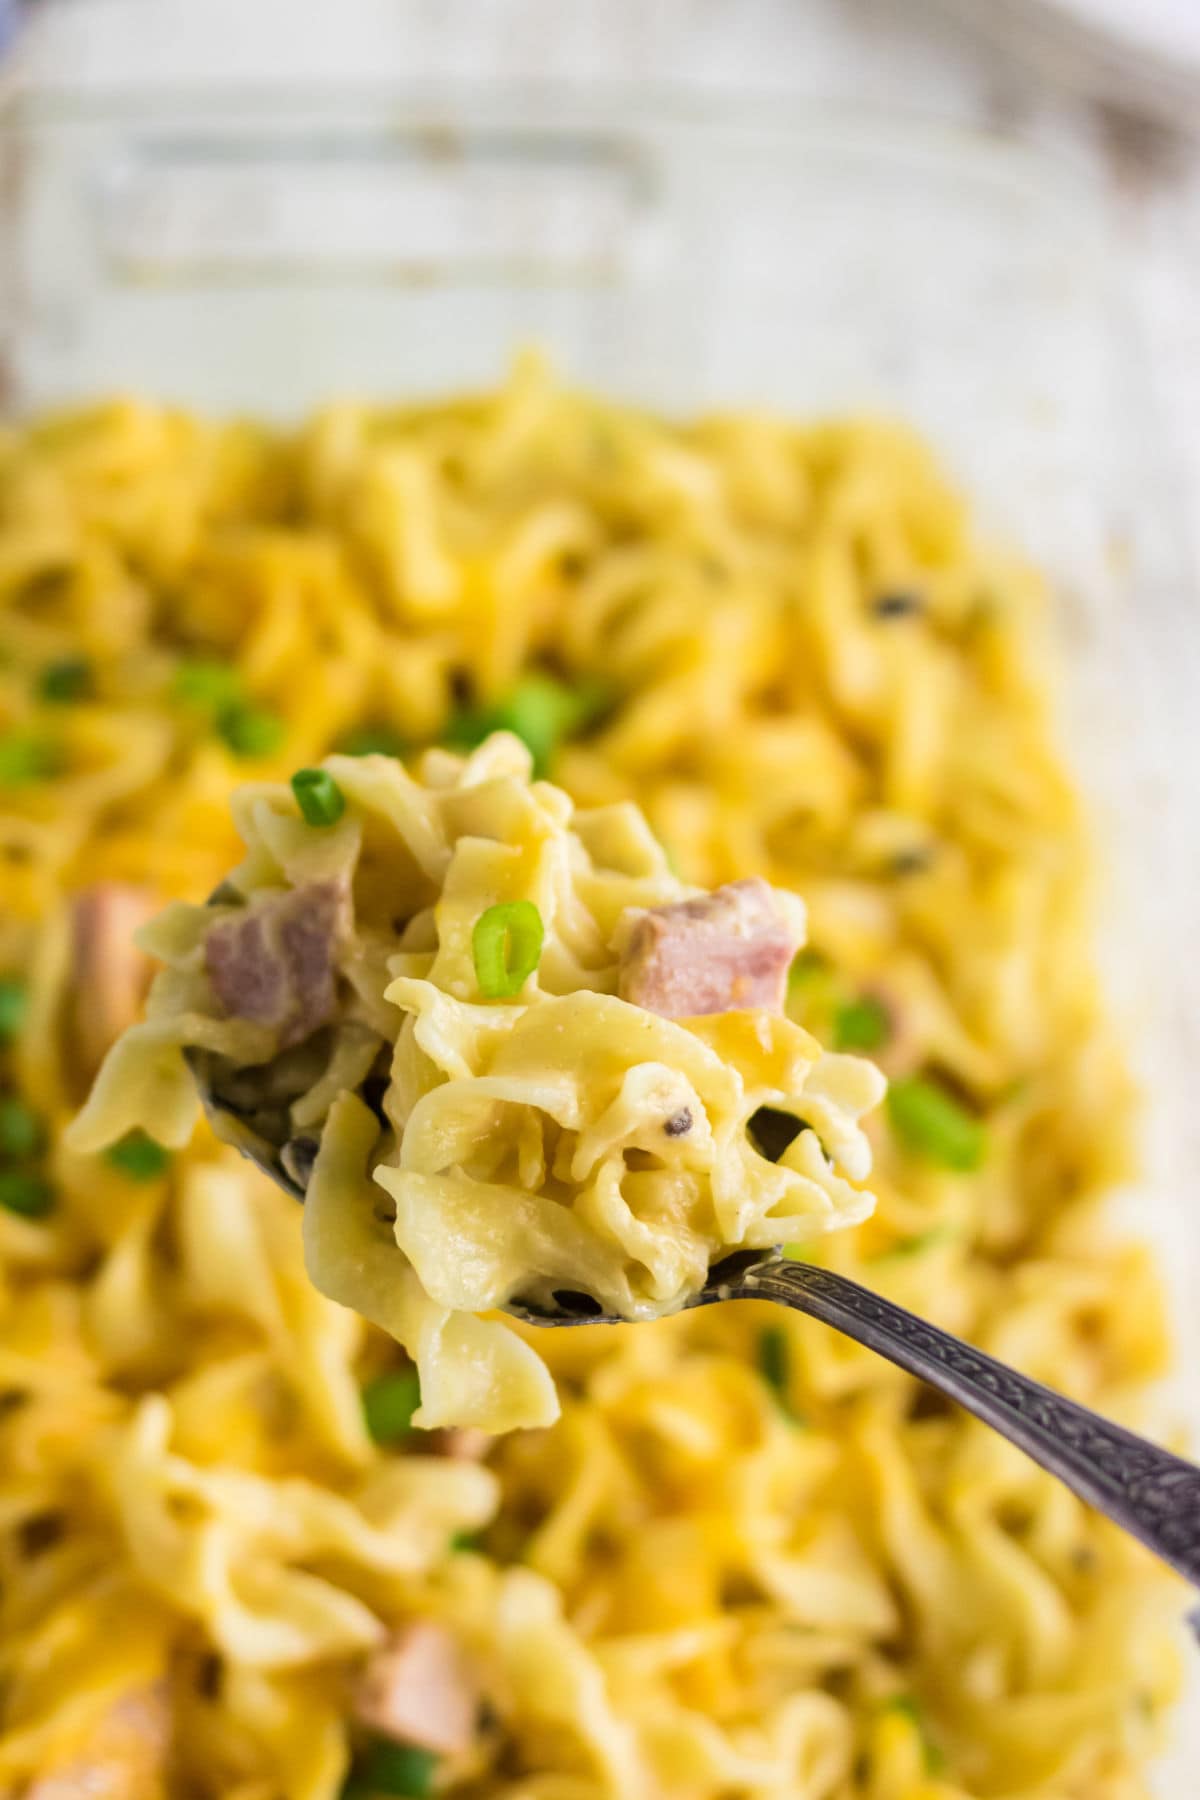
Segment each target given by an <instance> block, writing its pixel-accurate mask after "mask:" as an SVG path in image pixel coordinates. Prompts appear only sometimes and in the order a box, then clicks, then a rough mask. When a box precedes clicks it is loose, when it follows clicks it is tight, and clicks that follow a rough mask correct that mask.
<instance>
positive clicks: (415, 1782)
mask: <svg viewBox="0 0 1200 1800" xmlns="http://www.w3.org/2000/svg"><path fill="white" fill-rule="evenodd" d="M437 1765H438V1759H437V1756H436V1754H435V1753H434V1751H432V1750H423V1749H421V1748H420V1746H419V1745H417V1744H390V1743H388V1742H387V1740H386V1739H384V1738H377V1739H376V1740H375V1742H374V1743H373V1744H372V1745H371V1747H370V1749H369V1750H368V1751H367V1754H366V1756H365V1757H364V1758H363V1761H362V1768H361V1772H360V1775H359V1779H360V1781H361V1788H362V1791H363V1792H364V1793H367V1794H401V1795H405V1796H407V1797H408V1800H425V1796H426V1795H428V1794H432V1792H433V1778H434V1776H435V1774H436V1773H437Z"/></svg>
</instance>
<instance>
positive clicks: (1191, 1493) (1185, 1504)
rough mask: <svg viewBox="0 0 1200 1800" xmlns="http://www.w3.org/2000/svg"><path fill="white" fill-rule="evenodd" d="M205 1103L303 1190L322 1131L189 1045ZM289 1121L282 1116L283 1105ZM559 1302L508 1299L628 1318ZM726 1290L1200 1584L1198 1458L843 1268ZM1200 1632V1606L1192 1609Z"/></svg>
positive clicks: (763, 1266)
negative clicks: (781, 1319) (1001, 1448)
mask: <svg viewBox="0 0 1200 1800" xmlns="http://www.w3.org/2000/svg"><path fill="white" fill-rule="evenodd" d="M186 1054H187V1057H188V1061H189V1062H190V1064H191V1066H192V1070H193V1073H194V1074H195V1076H196V1080H197V1085H198V1087H199V1090H200V1098H201V1101H202V1102H203V1105H204V1109H205V1111H206V1112H207V1114H208V1116H209V1118H210V1119H211V1121H212V1122H213V1125H214V1127H215V1128H216V1130H217V1132H218V1135H219V1136H220V1137H221V1138H223V1139H224V1140H225V1141H226V1142H227V1143H231V1144H233V1145H235V1146H236V1148H237V1149H239V1150H240V1151H241V1152H242V1154H243V1155H244V1156H248V1157H249V1158H250V1160H251V1161H252V1162H254V1163H256V1164H257V1165H258V1167H259V1168H260V1169H261V1170H262V1171H263V1173H264V1174H266V1175H268V1176H270V1178H271V1180H272V1181H273V1182H275V1184H276V1185H277V1186H278V1187H281V1188H282V1189H283V1190H284V1191H285V1193H288V1194H291V1195H293V1197H294V1198H295V1199H297V1200H303V1199H304V1195H305V1189H306V1187H307V1184H308V1177H309V1174H310V1172H311V1169H312V1163H313V1159H314V1157H315V1155H316V1151H317V1141H316V1139H315V1138H311V1137H301V1138H294V1137H293V1138H290V1139H285V1138H283V1137H281V1138H280V1139H279V1140H278V1141H275V1140H274V1138H273V1136H268V1135H265V1132H264V1126H265V1124H266V1123H267V1122H266V1121H264V1119H263V1115H262V1114H261V1113H258V1114H256V1116H255V1119H254V1123H253V1125H251V1124H250V1123H249V1121H248V1120H247V1119H246V1118H245V1117H244V1116H243V1115H242V1114H241V1113H240V1111H239V1110H238V1108H237V1107H236V1105H234V1104H231V1103H230V1102H229V1101H228V1099H223V1098H222V1095H221V1084H220V1074H219V1064H218V1063H217V1062H216V1060H215V1059H213V1058H212V1057H210V1056H209V1055H208V1053H207V1052H205V1051H200V1050H189V1051H187V1052H186ZM280 1118H281V1121H282V1119H283V1118H284V1115H283V1114H282V1113H281V1115H280ZM554 1299H555V1302H556V1305H557V1310H555V1311H552V1312H551V1311H546V1310H543V1309H541V1308H538V1307H534V1306H531V1305H529V1304H527V1303H525V1302H522V1301H520V1300H515V1299H514V1300H510V1301H509V1303H508V1305H507V1306H506V1307H505V1309H504V1310H505V1311H506V1312H508V1313H510V1314H511V1315H512V1316H513V1318H516V1319H520V1320H522V1321H523V1322H524V1323H525V1324H527V1325H546V1326H561V1325H620V1324H624V1323H626V1322H627V1321H625V1320H622V1319H620V1318H618V1317H617V1316H616V1315H615V1314H613V1313H606V1312H603V1311H602V1310H601V1309H600V1306H599V1303H598V1302H597V1301H596V1300H594V1299H593V1298H592V1297H591V1295H589V1294H581V1293H574V1292H571V1291H569V1290H566V1289H562V1290H559V1291H558V1292H556V1293H555V1295H554ZM725 1300H773V1301H775V1302H776V1303H777V1304H778V1305H780V1306H790V1307H792V1308H794V1309H795V1311H797V1312H802V1313H807V1314H808V1315H809V1317H810V1318H813V1319H819V1320H820V1321H821V1323H822V1324H823V1325H831V1326H832V1327H833V1329H834V1330H835V1331H840V1332H842V1333H843V1335H844V1336H846V1337H849V1338H853V1339H854V1341H855V1342H856V1343H859V1344H865V1345H866V1347H867V1348H868V1349H869V1350H874V1351H875V1352H876V1353H877V1354H878V1355H880V1356H883V1357H886V1358H887V1360H888V1361H889V1362H892V1363H895V1364H896V1366H897V1367H898V1368H901V1369H905V1370H907V1372H908V1373H909V1374H910V1375H915V1376H916V1377H917V1379H918V1380H920V1381H924V1382H927V1383H928V1385H929V1386H930V1387H932V1388H936V1389H937V1391H938V1393H940V1394H943V1395H945V1397H946V1398H947V1399H948V1400H955V1401H957V1402H958V1404H959V1405H960V1406H963V1407H965V1408H966V1410H967V1411H968V1412H970V1413H973V1414H974V1415H975V1417H976V1418H977V1419H982V1420H983V1421H984V1423H985V1424H987V1425H990V1426H992V1428H993V1429H994V1430H996V1431H998V1432H999V1433H1000V1435H1001V1436H1002V1437H1005V1438H1007V1439H1008V1441H1009V1443H1010V1444H1015V1445H1016V1446H1017V1448H1018V1449H1019V1450H1023V1451H1024V1452H1025V1454H1026V1455H1027V1456H1030V1457H1032V1458H1033V1460H1034V1462H1036V1463H1040V1464H1041V1466H1042V1468H1043V1469H1047V1470H1049V1472H1050V1474H1052V1475H1055V1476H1057V1477H1058V1479H1059V1480H1060V1481H1063V1482H1065V1483H1066V1485H1067V1486H1068V1487H1069V1488H1070V1489H1071V1490H1072V1492H1073V1493H1075V1494H1077V1495H1078V1496H1079V1498H1080V1499H1081V1500H1084V1501H1086V1502H1087V1503H1088V1505H1089V1506H1093V1507H1095V1509H1096V1510H1097V1512H1101V1513H1104V1514H1105V1515H1106V1517H1108V1518H1109V1519H1111V1520H1112V1521H1113V1523H1114V1524H1115V1525H1119V1526H1120V1527H1121V1528H1122V1529H1123V1530H1124V1531H1127V1532H1129V1534H1130V1535H1131V1536H1132V1537H1135V1538H1138V1539H1140V1541H1141V1542H1142V1543H1143V1544H1145V1546H1146V1548H1147V1549H1148V1550H1152V1551H1153V1552H1154V1554H1155V1555H1156V1556H1158V1557H1161V1558H1162V1560H1163V1562H1165V1563H1169V1564H1170V1566H1171V1567H1172V1568H1173V1569H1175V1570H1177V1571H1178V1573H1179V1574H1180V1575H1182V1576H1183V1577H1184V1578H1185V1579H1186V1580H1187V1581H1189V1582H1191V1583H1192V1584H1193V1586H1196V1587H1200V1468H1196V1467H1195V1465H1194V1464H1192V1463H1189V1462H1185V1461H1184V1459H1183V1458H1182V1457H1179V1456H1175V1455H1173V1454H1172V1453H1171V1452H1170V1451H1169V1450H1163V1449H1161V1448H1160V1447H1159V1446H1158V1445H1157V1444H1152V1443H1150V1442H1149V1441H1148V1440H1147V1439H1146V1438H1142V1437H1138V1436H1137V1434H1136V1433H1135V1432H1132V1431H1126V1430H1125V1428H1124V1427H1123V1426H1121V1425H1114V1424H1113V1423H1112V1422H1111V1421H1110V1420H1108V1419H1105V1418H1102V1417H1101V1416H1100V1414H1099V1413H1095V1412H1092V1411H1091V1409H1090V1408H1089V1407H1086V1406H1081V1405H1079V1404H1078V1402H1077V1401H1074V1400H1068V1399H1067V1398H1066V1397H1065V1396H1064V1395H1062V1394H1058V1393H1055V1391H1054V1389H1053V1388H1048V1387H1045V1386H1043V1384H1042V1383H1041V1382H1040V1381H1034V1380H1033V1379H1032V1378H1031V1377H1030V1376H1028V1375H1022V1374H1020V1373H1019V1372H1018V1371H1017V1370H1016V1369H1011V1368H1009V1367H1008V1365H1007V1364H1006V1363H1002V1362H997V1361H996V1359H995V1357H992V1356H986V1355H985V1354H984V1353H983V1351H982V1350H976V1349H974V1348H973V1346H972V1345H970V1344H967V1343H964V1341H963V1340H962V1339H961V1338H957V1337H955V1336H954V1335H953V1333H951V1332H949V1331H943V1330H942V1329H941V1327H940V1326H937V1325H931V1324H929V1322H928V1321H927V1320H925V1319H921V1318H918V1317H917V1315H916V1314H915V1313H911V1312H909V1311H907V1309H906V1308H905V1307H903V1306H897V1305H896V1303H895V1302H894V1301H892V1300H885V1299H884V1298H883V1296H882V1295H880V1294H874V1293H872V1292H871V1291H870V1289H869V1288H865V1287H862V1286H861V1285H860V1284H859V1283H858V1282H857V1281H851V1280H849V1278H848V1277H847V1276H845V1275H836V1274H834V1273H833V1271H832V1270H830V1269H821V1268H817V1267H815V1266H814V1265H813V1264H812V1263H806V1262H793V1261H791V1260H790V1259H788V1258H785V1257H784V1255H783V1253H782V1251H781V1250H780V1249H778V1248H777V1249H773V1250H769V1251H761V1250H739V1251H736V1252H735V1253H734V1254H733V1255H731V1256H727V1257H725V1258H724V1260H723V1261H721V1262H719V1263H714V1264H713V1266H712V1268H711V1269H710V1270H709V1274H708V1280H707V1281H706V1282H705V1284H704V1286H703V1287H702V1288H701V1289H700V1290H699V1292H698V1293H696V1294H693V1296H692V1298H691V1299H690V1300H688V1301H687V1302H686V1303H685V1304H686V1307H688V1308H691V1307H694V1306H712V1305H714V1304H716V1303H718V1302H720V1301H725ZM1192 1622H1193V1625H1194V1626H1196V1628H1197V1631H1198V1632H1200V1613H1197V1614H1195V1615H1193V1621H1192Z"/></svg>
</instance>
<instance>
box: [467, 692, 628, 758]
mask: <svg viewBox="0 0 1200 1800" xmlns="http://www.w3.org/2000/svg"><path fill="white" fill-rule="evenodd" d="M610 699H611V689H610V688H609V687H608V685H607V684H606V683H602V682H599V681H596V680H595V679H592V678H584V679H581V680H580V681H579V682H577V683H576V685H575V686H573V687H568V686H567V685H566V683H565V682H562V681H559V680H557V679H556V678H555V677H554V676H553V675H543V674H536V673H535V674H530V675H524V676H522V678H521V680H520V681H518V683H517V685H516V686H515V687H514V688H513V689H511V691H510V692H509V693H508V694H506V695H505V697H504V698H503V699H502V700H499V701H497V702H496V704H495V705H494V706H486V707H472V708H468V709H467V710H466V711H463V712H460V713H457V714H456V715H455V716H454V717H453V718H452V719H451V720H450V722H449V723H448V725H447V726H446V731H445V738H446V742H447V743H448V744H452V745H454V746H455V748H457V749H462V750H473V749H474V748H475V746H476V744H481V743H482V742H483V740H484V738H485V737H488V736H489V735H490V734H491V733H492V732H493V731H512V732H515V733H516V735H517V736H518V737H519V738H521V739H522V740H523V741H524V742H525V743H526V744H527V745H528V747H529V750H530V753H531V755H532V757H533V772H534V775H535V776H537V777H539V778H540V777H541V776H544V775H545V774H546V773H547V771H548V769H549V767H550V763H551V760H552V758H553V756H554V752H555V751H556V750H557V748H558V746H559V744H560V743H561V741H562V740H563V738H566V737H570V736H572V735H573V734H574V733H575V732H578V731H580V730H582V728H583V727H584V726H585V725H587V724H589V723H590V722H591V721H592V720H593V719H594V718H596V717H597V716H598V715H599V714H600V713H601V712H603V711H604V709H605V707H606V706H607V705H608V704H609V702H610Z"/></svg>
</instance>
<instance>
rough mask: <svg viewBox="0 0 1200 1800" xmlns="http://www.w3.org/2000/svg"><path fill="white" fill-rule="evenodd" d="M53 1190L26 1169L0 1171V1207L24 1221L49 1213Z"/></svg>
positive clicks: (44, 1180)
mask: <svg viewBox="0 0 1200 1800" xmlns="http://www.w3.org/2000/svg"><path fill="white" fill-rule="evenodd" d="M53 1200H54V1190H53V1188H52V1187H51V1186H50V1183H49V1182H48V1181H47V1180H46V1179H45V1177H44V1176H42V1175H33V1174H30V1173H29V1171H28V1170H26V1169H0V1206H2V1207H3V1208H4V1210H5V1212H11V1213H19V1214H20V1215H21V1217H22V1218H24V1219H40V1218H43V1217H44V1216H45V1214H46V1213H48V1212H49V1211H50V1207H51V1205H52V1203H53Z"/></svg>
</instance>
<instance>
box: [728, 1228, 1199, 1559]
mask: <svg viewBox="0 0 1200 1800" xmlns="http://www.w3.org/2000/svg"><path fill="white" fill-rule="evenodd" d="M725 1291H726V1293H727V1295H728V1297H729V1298H731V1299H732V1298H735V1297H736V1298H738V1299H760V1300H777V1301H779V1302H780V1303H781V1304H782V1305H784V1306H793V1307H795V1308H796V1309H797V1310H798V1311H799V1312H804V1313H808V1314H809V1315H810V1316H811V1317H812V1318H814V1319H820V1320H821V1322H822V1323H823V1324H825V1325H832V1326H833V1327H834V1329H835V1330H837V1331H841V1332H844V1333H845V1335H846V1336H847V1337H851V1338H854V1339H855V1340H856V1341H857V1342H858V1343H860V1344H865V1345H866V1346H867V1348H868V1349H870V1350H875V1351H878V1353H879V1355H880V1356H885V1357H887V1359H888V1361H889V1362H893V1363H896V1364H897V1365H898V1366H899V1367H900V1368H902V1369H907V1370H908V1373H909V1374H910V1375H916V1376H917V1377H918V1378H919V1379H920V1380H922V1381H927V1382H928V1383H929V1385H930V1387H934V1388H937V1390H938V1391H939V1393H942V1394H945V1395H946V1396H947V1397H948V1398H949V1399H951V1400H957V1401H958V1403H959V1405H960V1406H964V1407H966V1409H967V1411H968V1412H972V1413H974V1414H975V1416H976V1418H979V1419H983V1420H984V1421H985V1422H986V1423H987V1424H988V1425H991V1426H993V1427H994V1428H995V1430H997V1431H998V1432H1000V1434H1001V1435H1002V1436H1003V1437H1006V1438H1007V1439H1008V1440H1009V1442H1010V1443H1013V1444H1016V1445H1017V1446H1018V1448H1019V1449H1021V1450H1024V1451H1025V1453H1026V1454H1027V1455H1028V1456H1031V1457H1032V1458H1033V1460H1034V1461H1035V1462H1038V1463H1040V1464H1041V1465H1042V1467H1043V1468H1044V1469H1048V1470H1049V1471H1050V1473H1051V1474H1052V1475H1057V1476H1058V1478H1059V1479H1060V1480H1061V1481H1064V1482H1066V1484H1067V1486H1068V1487H1069V1488H1071V1489H1072V1490H1073V1491H1074V1492H1075V1493H1076V1494H1078V1495H1079V1497H1080V1499H1081V1500H1086V1501H1087V1502H1088V1504H1089V1505H1091V1506H1094V1507H1095V1508H1096V1509H1097V1510H1098V1511H1099V1512H1102V1513H1106V1514H1107V1516H1108V1517H1109V1518H1110V1519H1112V1520H1113V1521H1114V1523H1115V1524H1117V1525H1120V1526H1121V1527H1122V1528H1123V1529H1124V1530H1126V1531H1128V1532H1130V1533H1132V1535H1133V1536H1134V1537H1136V1538H1140V1539H1141V1541H1142V1543H1143V1544H1145V1545H1146V1547H1147V1548H1148V1549H1150V1550H1152V1551H1153V1552H1154V1554H1155V1555H1156V1556H1160V1557H1161V1558H1162V1560H1163V1561H1164V1562H1166V1563H1170V1565H1171V1566H1172V1568H1174V1569H1177V1570H1178V1571H1179V1573H1180V1574H1181V1575H1182V1576H1184V1577H1185V1578H1186V1579H1187V1580H1188V1581H1190V1582H1192V1583H1193V1585H1195V1586H1197V1587H1200V1469H1198V1468H1196V1467H1195V1466H1194V1465H1193V1464H1192V1463H1189V1462H1185V1461H1184V1460H1183V1458H1182V1457H1179V1456H1172V1454H1171V1452H1170V1451H1169V1450H1160V1449H1159V1448H1158V1446H1157V1445H1155V1444H1151V1443H1148V1442H1147V1441H1146V1439H1145V1438H1141V1437H1137V1436H1136V1435H1135V1434H1134V1433H1133V1432H1132V1431H1126V1430H1125V1429H1124V1428H1123V1427H1122V1426H1120V1425H1113V1424H1111V1423H1110V1422H1109V1421H1108V1420H1107V1419H1102V1418H1101V1417H1100V1415H1099V1414H1098V1413H1094V1412H1091V1411H1089V1409H1088V1408H1087V1407H1086V1406H1079V1405H1077V1404H1076V1402H1075V1401H1073V1400H1067V1399H1064V1397H1063V1396H1062V1395H1061V1394H1056V1393H1055V1392H1054V1391H1053V1389H1051V1388H1047V1387H1043V1386H1042V1384H1041V1382H1040V1381H1033V1380H1031V1379H1030V1377H1029V1376H1028V1375H1020V1374H1018V1373H1017V1371H1016V1370H1015V1369H1010V1368H1008V1367H1007V1366H1006V1365H1005V1364H1004V1363H1000V1362H996V1361H995V1359H994V1358H993V1357H990V1356H985V1355H984V1354H983V1352H982V1350H975V1349H972V1347H971V1345H970V1344H965V1343H963V1341H962V1339H961V1338H956V1337H952V1336H951V1334H950V1333H949V1332H948V1331H941V1330H939V1329H938V1327H937V1326H936V1325H929V1324H927V1323H926V1322H925V1320H924V1319H918V1318H917V1317H916V1316H915V1314H913V1313H910V1312H907V1311H906V1310H905V1308H904V1307H902V1306H896V1305H894V1304H893V1302H892V1301H890V1300H884V1299H882V1298H881V1296H880V1295H878V1294H873V1293H871V1292H870V1291H869V1290H868V1289H867V1288H864V1287H860V1286H859V1285H858V1283H857V1282H856V1281H849V1280H847V1279H846V1277H845V1276H844V1275H835V1274H833V1273H832V1271H831V1270H829V1269H819V1268H816V1267H814V1266H813V1264H811V1263H804V1262H785V1261H781V1260H780V1259H779V1258H772V1259H770V1260H769V1261H765V1262H761V1263H757V1264H754V1265H752V1266H751V1267H750V1268H748V1269H746V1270H744V1271H742V1272H741V1273H740V1274H739V1275H738V1277H737V1279H736V1280H735V1281H733V1282H731V1283H730V1285H729V1287H728V1288H727V1289H726V1290H725Z"/></svg>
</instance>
